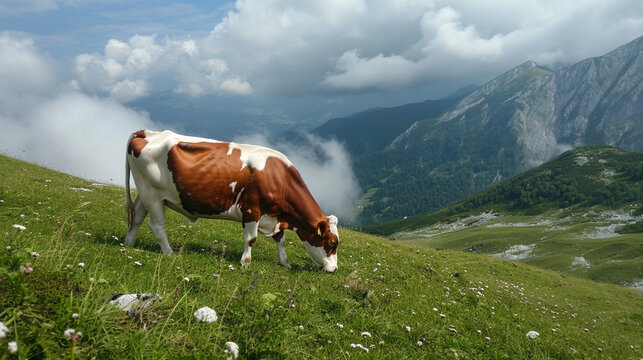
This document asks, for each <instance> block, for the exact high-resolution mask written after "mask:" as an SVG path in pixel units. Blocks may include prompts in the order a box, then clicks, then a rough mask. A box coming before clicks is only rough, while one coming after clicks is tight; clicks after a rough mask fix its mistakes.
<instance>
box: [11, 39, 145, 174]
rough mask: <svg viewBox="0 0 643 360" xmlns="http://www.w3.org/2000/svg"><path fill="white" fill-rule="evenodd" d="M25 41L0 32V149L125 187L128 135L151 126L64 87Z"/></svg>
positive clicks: (120, 108) (111, 101)
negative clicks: (123, 184) (122, 184)
mask: <svg viewBox="0 0 643 360" xmlns="http://www.w3.org/2000/svg"><path fill="white" fill-rule="evenodd" d="M56 69H57V65H56V64H55V63H52V62H51V61H50V59H48V58H47V56H45V55H43V54H42V53H40V52H39V51H38V49H36V48H35V46H34V45H33V41H32V40H31V39H28V38H18V37H15V36H12V35H11V34H9V33H2V34H0V104H1V105H2V106H1V107H0V129H2V131H0V151H1V152H3V153H5V154H8V155H10V156H14V157H19V158H22V159H24V160H27V161H31V162H36V163H39V164H42V165H45V166H47V167H50V168H53V169H56V170H60V171H64V172H67V173H71V174H74V175H78V176H82V177H85V178H88V179H93V180H99V181H107V182H115V183H123V182H124V163H125V146H126V142H127V139H128V137H129V135H130V134H131V133H132V132H133V131H136V130H138V129H141V128H154V127H155V126H156V125H155V124H154V123H152V122H151V121H150V120H149V118H148V117H147V115H146V114H143V113H138V112H135V111H133V110H131V109H127V108H125V107H124V106H123V105H122V104H121V103H119V102H118V101H116V100H114V99H111V98H99V97H93V96H89V95H86V94H82V93H79V92H77V91H73V90H70V89H67V88H66V86H65V84H64V82H63V81H62V79H57V78H56V76H55V75H54V73H55V71H56Z"/></svg>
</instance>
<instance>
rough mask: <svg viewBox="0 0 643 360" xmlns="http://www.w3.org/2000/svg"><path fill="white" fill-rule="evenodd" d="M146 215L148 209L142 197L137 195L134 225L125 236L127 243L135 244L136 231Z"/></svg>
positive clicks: (129, 244)
mask: <svg viewBox="0 0 643 360" xmlns="http://www.w3.org/2000/svg"><path fill="white" fill-rule="evenodd" d="M146 216H147V209H146V208H145V206H144V205H143V202H142V201H141V197H140V196H137V197H136V199H135V200H134V217H133V218H132V225H131V226H130V228H129V231H128V232H127V236H125V245H128V246H134V243H135V242H136V233H137V232H138V228H139V227H140V226H141V224H142V223H143V220H145V217H146Z"/></svg>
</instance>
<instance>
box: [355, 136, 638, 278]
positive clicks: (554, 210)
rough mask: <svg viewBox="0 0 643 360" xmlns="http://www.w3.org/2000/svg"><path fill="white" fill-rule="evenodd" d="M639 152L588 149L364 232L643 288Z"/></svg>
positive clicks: (606, 148)
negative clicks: (439, 205)
mask: <svg viewBox="0 0 643 360" xmlns="http://www.w3.org/2000/svg"><path fill="white" fill-rule="evenodd" d="M642 200H643V153H641V152H624V151H621V150H618V149H616V148H613V147H607V146H585V147H580V148H577V149H574V150H570V151H568V152H565V153H564V154H562V155H561V156H559V157H557V158H556V159H554V160H552V161H549V162H547V163H545V164H543V165H541V166H539V167H537V168H535V169H532V170H529V171H526V172H524V173H521V174H519V175H517V176H514V177H513V178H511V179H509V180H505V181H502V182H501V183H499V184H495V185H493V186H490V187H489V188H486V189H484V190H483V191H480V192H478V193H476V194H474V195H471V196H469V197H467V198H465V199H463V200H461V201H458V202H456V203H455V204H452V205H450V206H447V207H446V208H444V209H441V210H439V211H436V212H434V213H431V214H426V215H418V216H413V217H409V218H407V219H401V220H395V221H391V222H386V223H380V224H376V225H372V226H368V227H365V228H363V229H362V230H364V231H367V232H371V233H376V234H382V235H387V236H389V238H391V239H394V240H397V241H401V242H407V243H413V244H416V245H421V246H426V247H432V248H440V249H453V250H460V251H466V252H476V253H481V254H487V255H492V256H495V257H500V258H505V259H512V260H520V261H522V262H526V263H529V264H532V265H537V266H539V267H543V268H548V269H553V270H556V271H559V272H564V273H568V274H571V275H574V276H578V277H583V278H588V279H592V280H597V281H605V282H612V283H615V284H619V285H623V286H628V287H636V288H638V289H639V290H643V272H642V269H643V257H642V256H643V247H642V245H643V244H642V243H641V240H642V239H643V206H642V205H641V201H642Z"/></svg>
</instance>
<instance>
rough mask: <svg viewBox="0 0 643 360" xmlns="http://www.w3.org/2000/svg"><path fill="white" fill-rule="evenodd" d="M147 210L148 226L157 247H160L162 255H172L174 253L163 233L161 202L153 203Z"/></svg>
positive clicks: (163, 211) (163, 221) (163, 206)
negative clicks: (148, 216)
mask: <svg viewBox="0 0 643 360" xmlns="http://www.w3.org/2000/svg"><path fill="white" fill-rule="evenodd" d="M147 210H148V211H149V212H150V221H149V222H148V226H149V227H150V229H151V230H152V232H153V233H154V236H155V237H156V240H157V241H158V242H159V245H161V251H162V252H163V253H164V254H168V255H172V254H173V253H174V252H173V251H172V248H171V247H170V244H169V243H168V242H167V235H166V233H165V205H164V204H163V202H162V201H159V202H155V203H153V204H150V206H149V207H148V209H147Z"/></svg>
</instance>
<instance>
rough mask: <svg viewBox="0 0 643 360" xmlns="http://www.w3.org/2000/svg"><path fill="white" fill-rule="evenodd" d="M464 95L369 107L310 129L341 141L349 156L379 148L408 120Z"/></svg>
mask: <svg viewBox="0 0 643 360" xmlns="http://www.w3.org/2000/svg"><path fill="white" fill-rule="evenodd" d="M465 91H466V90H465ZM469 92H470V91H469ZM464 95H465V94H462V92H460V91H459V92H457V93H456V94H454V95H452V96H449V97H446V98H444V99H440V100H427V101H423V102H420V103H414V104H406V105H402V106H397V107H391V108H383V109H372V110H369V111H364V112H360V113H357V114H353V115H350V116H346V117H342V118H336V119H332V120H329V121H327V122H326V123H324V124H323V125H321V126H319V127H318V128H316V129H314V130H313V131H312V133H313V134H315V135H318V136H324V137H326V136H331V137H334V138H335V139H337V140H339V141H340V142H342V143H344V144H345V146H346V149H347V150H348V151H349V152H350V153H351V155H353V156H359V155H362V154H364V153H368V152H373V151H382V150H384V148H385V147H386V146H387V145H388V144H390V143H391V141H393V140H394V139H395V137H396V136H397V135H398V134H400V133H401V132H402V131H404V130H405V129H407V128H408V127H409V126H410V125H411V124H413V123H414V122H416V121H419V120H422V119H426V118H430V117H435V116H437V115H439V114H441V113H442V112H444V111H445V110H446V109H448V108H449V107H451V106H453V105H454V104H456V103H457V102H458V100H460V99H462V98H463V97H464Z"/></svg>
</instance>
